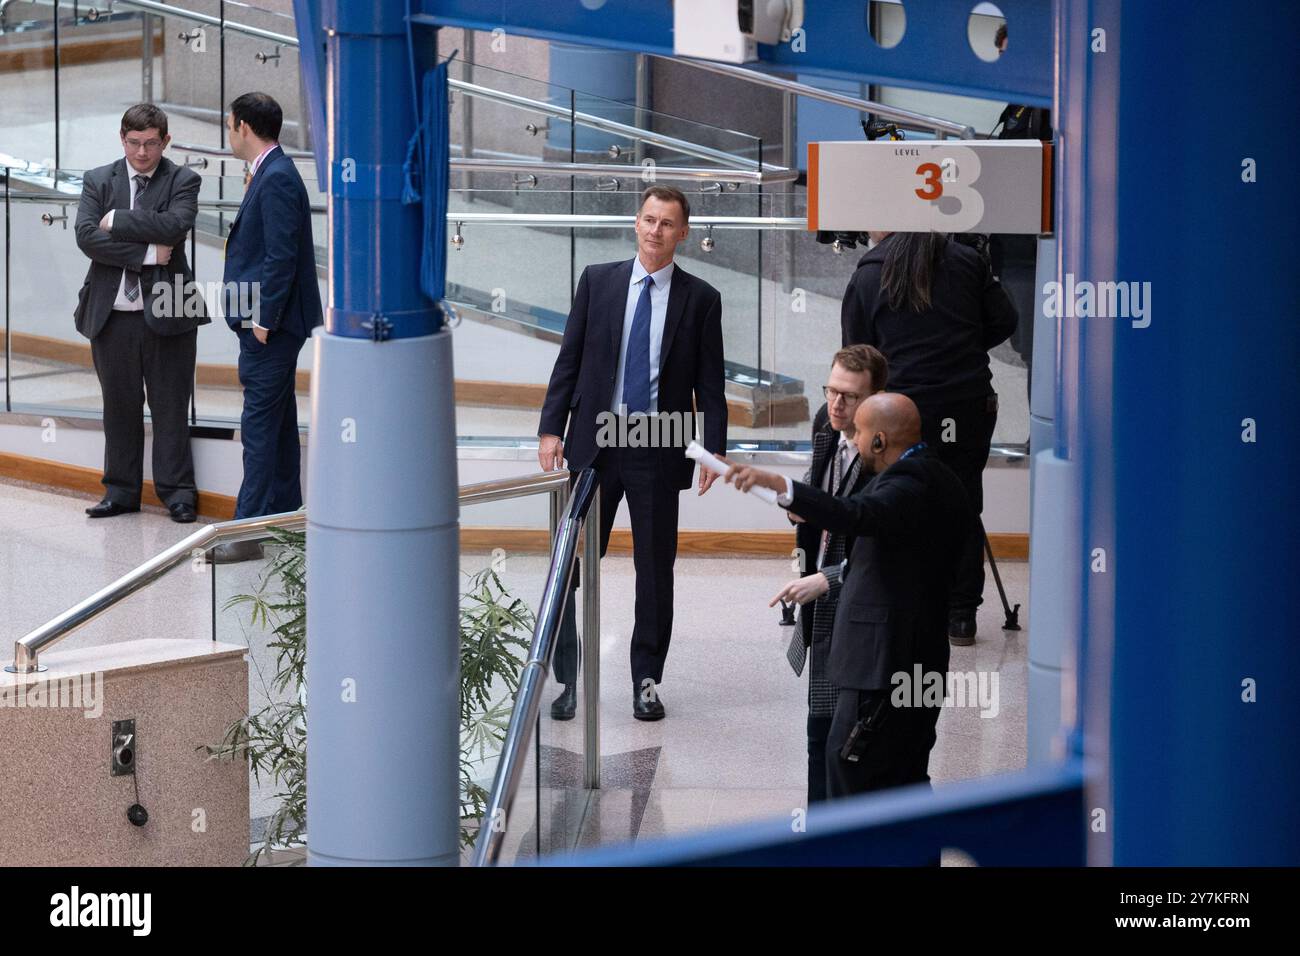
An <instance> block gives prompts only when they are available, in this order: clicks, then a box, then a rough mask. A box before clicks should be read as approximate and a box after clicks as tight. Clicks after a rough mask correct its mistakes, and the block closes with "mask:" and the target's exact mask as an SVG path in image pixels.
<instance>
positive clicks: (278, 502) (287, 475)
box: [235, 329, 304, 518]
mask: <svg viewBox="0 0 1300 956" xmlns="http://www.w3.org/2000/svg"><path fill="white" fill-rule="evenodd" d="M303 341H304V340H303V339H301V338H299V337H298V336H296V335H293V334H291V333H289V332H272V333H271V334H270V337H269V338H268V339H267V341H266V344H265V345H263V344H262V343H261V342H258V341H257V339H256V338H255V337H254V335H253V330H252V329H240V330H239V384H241V385H242V386H244V413H243V415H241V416H240V419H239V430H240V438H241V439H242V441H243V444H244V480H243V483H242V484H240V486H239V499H238V501H237V502H236V503H235V517H236V518H254V517H259V516H261V515H271V514H279V513H280V512H282V511H297V510H298V509H299V508H301V507H302V483H301V478H300V470H299V467H300V457H301V450H300V448H299V443H298V402H297V399H296V397H295V395H294V376H295V373H296V371H297V368H298V352H299V350H301V349H302V345H303Z"/></svg>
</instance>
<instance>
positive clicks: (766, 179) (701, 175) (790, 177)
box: [171, 143, 799, 185]
mask: <svg viewBox="0 0 1300 956" xmlns="http://www.w3.org/2000/svg"><path fill="white" fill-rule="evenodd" d="M171 146H172V149H176V150H180V151H181V152H183V153H197V154H199V155H200V156H220V157H222V158H223V159H232V160H233V159H238V157H237V156H235V154H234V153H232V152H231V151H230V150H229V149H223V148H220V147H217V146H196V145H194V144H193V143H172V144H171ZM281 149H284V147H283V146H281ZM284 154H285V155H286V156H288V157H290V158H291V159H301V160H308V159H311V158H312V157H313V155H314V154H313V153H311V152H308V151H306V150H301V149H284ZM449 163H450V165H451V168H452V170H453V171H455V172H476V173H533V174H541V175H554V176H640V175H641V173H642V172H643V170H642V168H641V167H640V166H633V165H630V164H628V163H562V162H552V161H549V160H537V161H535V162H526V161H523V160H515V159H477V158H474V157H468V158H466V157H458V156H453V157H451V159H450V160H449ZM654 178H655V179H656V180H670V181H671V180H679V181H683V182H694V181H703V182H722V183H755V184H760V185H768V184H775V183H791V182H794V181H795V180H796V179H798V178H799V173H798V171H797V170H793V169H786V170H772V169H768V170H764V171H759V170H757V169H716V168H714V167H712V166H656V167H655V170H654Z"/></svg>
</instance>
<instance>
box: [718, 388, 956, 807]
mask: <svg viewBox="0 0 1300 956" xmlns="http://www.w3.org/2000/svg"><path fill="white" fill-rule="evenodd" d="M854 425H855V429H856V431H855V434H854V438H853V440H854V444H855V445H856V446H857V449H858V453H859V454H860V455H861V456H862V462H863V465H864V466H865V467H868V468H870V470H871V472H872V473H874V474H875V476H876V478H875V480H874V481H872V482H870V483H869V484H868V485H867V486H866V487H865V488H864V489H863V490H861V491H859V492H857V493H856V494H853V495H850V496H848V497H844V498H838V497H836V496H835V495H833V494H827V493H826V492H825V491H823V490H822V489H820V488H817V487H814V486H812V485H808V484H804V483H803V482H801V481H793V480H791V479H790V478H787V477H785V476H784V475H778V474H775V473H773V472H768V471H762V470H760V469H758V468H752V467H748V466H742V465H732V466H731V468H730V470H729V471H728V472H727V476H726V480H727V481H728V482H729V483H731V484H733V485H735V486H736V487H737V488H739V489H740V490H741V491H748V490H749V489H750V488H752V487H755V486H759V487H764V488H770V489H772V490H773V491H775V492H777V493H778V495H779V498H778V499H777V501H778V504H780V505H781V506H782V507H785V508H789V509H790V510H791V511H793V512H795V513H796V514H798V515H800V516H802V517H804V518H806V519H807V520H808V521H810V522H812V523H814V524H816V525H818V526H819V527H822V528H827V529H829V530H830V531H832V532H835V533H840V534H844V535H846V536H847V537H848V539H849V540H848V542H847V543H846V548H845V550H846V553H847V554H848V558H847V559H846V560H845V563H844V567H843V571H842V578H841V580H842V584H841V590H840V600H839V606H838V608H837V609H836V613H835V624H834V627H833V630H832V634H831V648H830V658H829V663H828V676H829V677H830V679H831V681H832V683H834V684H835V685H836V686H837V687H839V688H840V694H839V698H838V701H837V703H836V706H835V715H834V717H833V718H832V720H831V730H830V734H829V735H828V737H827V740H826V764H827V784H828V791H829V794H830V797H831V798H832V799H833V798H835V797H843V796H848V795H850V794H854V793H863V792H865V791H868V790H881V789H884V788H886V787H896V786H902V785H904V784H910V783H927V784H928V782H929V780H930V777H929V771H928V766H929V759H930V749H931V748H932V747H933V746H934V742H935V724H936V723H937V722H938V719H939V707H938V706H937V705H931V706H920V707H917V706H913V704H914V700H913V698H912V695H911V694H910V693H909V694H906V695H903V694H895V693H892V691H893V690H894V688H895V686H896V685H897V684H898V683H899V681H898V680H896V679H895V675H900V674H901V675H906V679H907V681H909V682H910V681H912V680H913V675H914V666H915V665H917V664H920V665H921V668H922V670H923V672H925V673H926V674H928V673H931V672H938V673H939V674H941V675H946V673H947V670H948V592H949V590H950V589H951V587H952V580H953V574H954V572H955V569H956V564H957V559H958V556H959V554H960V552H961V545H962V540H963V536H964V535H966V534H967V533H968V532H969V528H970V525H971V523H972V522H973V521H974V512H973V511H972V510H971V507H970V503H969V501H968V499H967V497H966V492H965V489H964V488H963V487H962V484H961V481H960V480H958V478H957V476H956V475H955V474H953V472H952V471H951V469H949V468H948V466H946V465H945V464H943V462H941V461H940V460H939V458H938V456H937V455H936V454H935V453H934V451H933V450H932V449H930V448H928V447H927V446H926V444H925V443H924V442H923V441H921V415H920V413H919V412H918V411H917V408H916V405H915V404H914V403H913V402H912V400H911V399H909V398H907V397H906V396H904V395H899V394H896V393H890V392H882V393H879V394H876V395H873V396H871V397H870V398H868V399H867V400H866V401H864V402H862V404H860V405H859V406H858V410H857V413H856V415H855V416H854Z"/></svg>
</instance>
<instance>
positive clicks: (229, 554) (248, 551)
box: [208, 541, 263, 564]
mask: <svg viewBox="0 0 1300 956" xmlns="http://www.w3.org/2000/svg"><path fill="white" fill-rule="evenodd" d="M262 557H263V555H262V545H261V543H259V542H257V541H236V542H234V543H232V544H219V545H217V546H216V547H215V548H213V549H212V550H211V551H209V552H208V563H209V564H238V563H239V562H241V561H261V560H262Z"/></svg>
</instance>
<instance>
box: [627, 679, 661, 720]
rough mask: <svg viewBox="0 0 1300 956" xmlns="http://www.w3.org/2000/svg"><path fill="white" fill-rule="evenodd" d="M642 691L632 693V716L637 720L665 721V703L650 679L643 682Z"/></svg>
mask: <svg viewBox="0 0 1300 956" xmlns="http://www.w3.org/2000/svg"><path fill="white" fill-rule="evenodd" d="M640 687H641V689H640V690H637V691H633V693H632V716H633V717H635V718H636V719H637V720H663V719H664V716H665V713H666V712H665V711H664V702H663V701H662V700H660V699H659V690H658V688H657V687H656V686H655V682H654V681H652V680H651V679H650V678H648V677H647V678H646V679H645V680H643V681H641V685H640Z"/></svg>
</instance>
